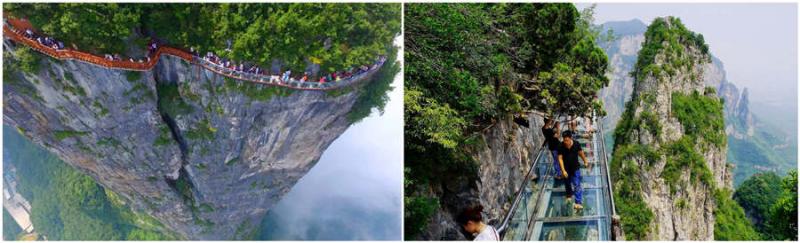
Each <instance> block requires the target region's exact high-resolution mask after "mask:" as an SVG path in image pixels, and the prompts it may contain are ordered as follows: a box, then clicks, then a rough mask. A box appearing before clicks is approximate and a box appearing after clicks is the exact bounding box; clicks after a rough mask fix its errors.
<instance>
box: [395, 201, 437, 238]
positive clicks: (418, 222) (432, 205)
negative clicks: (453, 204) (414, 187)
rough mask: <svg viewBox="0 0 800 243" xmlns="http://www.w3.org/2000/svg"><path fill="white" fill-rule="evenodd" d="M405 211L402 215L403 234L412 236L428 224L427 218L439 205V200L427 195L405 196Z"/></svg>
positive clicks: (408, 236) (407, 236)
mask: <svg viewBox="0 0 800 243" xmlns="http://www.w3.org/2000/svg"><path fill="white" fill-rule="evenodd" d="M404 200H405V211H404V213H403V217H404V220H405V222H409V223H406V224H405V225H404V226H403V227H404V231H403V232H404V234H405V237H406V238H412V237H414V236H416V235H417V234H419V233H421V232H422V230H423V229H425V227H426V226H427V225H428V219H429V218H430V217H431V216H432V215H433V213H434V212H435V211H436V209H437V208H438V207H439V200H437V199H436V198H429V197H413V196H412V197H406V198H405V199H404Z"/></svg>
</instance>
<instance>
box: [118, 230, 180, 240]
mask: <svg viewBox="0 0 800 243" xmlns="http://www.w3.org/2000/svg"><path fill="white" fill-rule="evenodd" d="M125 239H126V240H138V241H154V240H172V239H170V238H169V237H166V236H165V235H164V234H161V233H159V232H156V231H149V230H142V229H133V230H131V231H130V232H128V235H127V236H126V237H125Z"/></svg>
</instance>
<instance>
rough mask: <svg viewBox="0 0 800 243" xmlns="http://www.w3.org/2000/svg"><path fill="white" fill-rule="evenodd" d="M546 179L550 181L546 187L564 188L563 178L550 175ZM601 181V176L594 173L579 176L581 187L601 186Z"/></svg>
mask: <svg viewBox="0 0 800 243" xmlns="http://www.w3.org/2000/svg"><path fill="white" fill-rule="evenodd" d="M581 172H583V171H581ZM548 181H551V183H547V189H554V188H555V189H557V190H559V189H560V190H564V183H565V180H554V179H553V178H552V177H551V178H550V180H548ZM601 183H602V181H601V178H600V177H599V176H596V175H590V176H584V175H582V176H581V186H583V188H591V187H601V186H603V185H602V184H601Z"/></svg>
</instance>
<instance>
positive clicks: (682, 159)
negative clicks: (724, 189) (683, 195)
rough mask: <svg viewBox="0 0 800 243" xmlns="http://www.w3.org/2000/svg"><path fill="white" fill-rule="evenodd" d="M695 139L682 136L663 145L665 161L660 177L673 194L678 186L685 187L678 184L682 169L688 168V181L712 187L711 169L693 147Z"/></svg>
mask: <svg viewBox="0 0 800 243" xmlns="http://www.w3.org/2000/svg"><path fill="white" fill-rule="evenodd" d="M696 142H697V141H695V140H694V139H692V138H691V137H690V136H683V137H681V138H680V139H678V140H677V141H675V142H672V143H669V144H667V145H665V146H664V150H665V152H664V154H665V155H666V158H667V163H666V164H665V165H664V170H663V171H662V172H661V178H663V179H664V182H666V183H667V185H669V188H670V192H672V193H673V194H674V193H675V192H677V191H678V189H679V188H686V185H682V184H680V181H679V180H680V178H681V175H682V173H683V171H684V169H687V168H688V169H689V173H690V174H689V181H690V182H692V183H698V182H702V183H704V184H706V185H708V186H710V188H713V187H714V178H713V175H712V174H711V170H709V169H708V166H707V165H706V161H705V159H704V158H703V155H702V154H701V153H699V152H698V151H697V150H696V149H695V143H696Z"/></svg>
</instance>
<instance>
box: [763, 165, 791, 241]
mask: <svg viewBox="0 0 800 243" xmlns="http://www.w3.org/2000/svg"><path fill="white" fill-rule="evenodd" d="M781 187H782V188H783V191H782V192H781V195H780V197H779V198H778V201H777V202H776V203H775V204H774V205H772V208H771V209H770V215H769V219H768V221H767V227H768V228H769V230H768V232H769V235H770V236H771V237H772V239H774V240H792V241H797V170H792V171H790V172H789V174H788V175H786V177H784V178H783V180H782V183H781Z"/></svg>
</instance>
